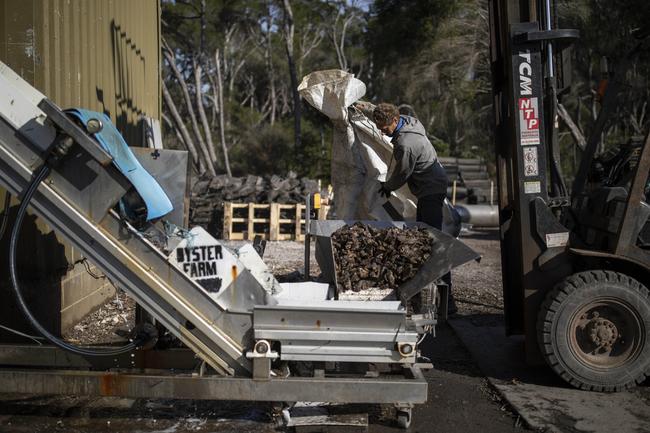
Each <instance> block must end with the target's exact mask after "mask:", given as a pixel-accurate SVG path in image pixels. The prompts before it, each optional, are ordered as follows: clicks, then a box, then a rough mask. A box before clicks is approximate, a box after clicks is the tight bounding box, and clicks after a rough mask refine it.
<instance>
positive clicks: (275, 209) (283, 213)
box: [223, 202, 329, 241]
mask: <svg viewBox="0 0 650 433" xmlns="http://www.w3.org/2000/svg"><path fill="white" fill-rule="evenodd" d="M328 211H329V206H322V207H321V208H320V209H319V210H318V219H320V220H324V219H326V218H327V212H328ZM304 226H305V205H304V204H281V203H270V204H260V203H230V202H226V203H224V204H223V238H224V239H226V240H250V241H252V240H253V239H255V236H260V237H261V238H262V239H266V240H270V241H287V240H294V241H303V240H304V239H305V234H304Z"/></svg>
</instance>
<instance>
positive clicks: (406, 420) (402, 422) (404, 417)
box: [397, 409, 411, 429]
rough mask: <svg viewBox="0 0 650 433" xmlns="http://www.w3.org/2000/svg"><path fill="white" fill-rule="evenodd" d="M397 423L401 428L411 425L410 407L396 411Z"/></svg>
mask: <svg viewBox="0 0 650 433" xmlns="http://www.w3.org/2000/svg"><path fill="white" fill-rule="evenodd" d="M397 425H398V426H399V428H402V429H407V428H409V427H411V409H407V410H403V409H402V410H398V411H397Z"/></svg>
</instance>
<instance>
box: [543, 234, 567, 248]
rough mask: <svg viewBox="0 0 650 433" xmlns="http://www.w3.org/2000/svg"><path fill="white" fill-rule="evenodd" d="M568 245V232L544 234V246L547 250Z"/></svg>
mask: <svg viewBox="0 0 650 433" xmlns="http://www.w3.org/2000/svg"><path fill="white" fill-rule="evenodd" d="M568 243H569V232H561V233H547V234H546V246H547V247H548V248H554V247H565V246H566V245H567V244H568Z"/></svg>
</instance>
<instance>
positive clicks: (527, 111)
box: [489, 0, 578, 363]
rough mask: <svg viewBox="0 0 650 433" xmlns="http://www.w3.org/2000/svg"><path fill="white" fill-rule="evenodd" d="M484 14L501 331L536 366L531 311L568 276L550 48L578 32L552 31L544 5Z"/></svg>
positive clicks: (509, 4)
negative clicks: (521, 341)
mask: <svg viewBox="0 0 650 433" xmlns="http://www.w3.org/2000/svg"><path fill="white" fill-rule="evenodd" d="M489 12H490V56H491V72H492V90H493V98H494V100H493V104H494V116H495V117H494V122H495V123H494V124H495V130H494V139H495V143H496V163H497V164H496V165H497V176H498V194H499V225H500V231H501V256H502V257H501V258H502V273H503V292H504V310H505V320H506V333H507V334H508V335H514V334H524V335H525V341H526V343H525V344H526V357H527V359H528V361H529V362H532V363H537V362H541V357H540V354H539V349H538V347H537V343H536V320H537V313H538V311H539V309H540V306H541V304H542V302H543V299H544V296H545V295H546V293H547V291H548V290H549V288H552V287H553V285H554V284H555V283H556V282H557V281H558V280H559V279H561V278H562V277H564V276H566V274H567V270H566V269H565V268H566V266H563V265H562V264H560V265H556V263H562V262H566V261H562V260H561V259H560V258H561V256H562V254H565V253H564V250H565V249H566V248H565V247H566V245H567V242H568V239H569V230H568V229H566V228H565V227H563V226H562V225H561V224H560V223H559V222H558V219H557V217H556V215H557V214H558V213H559V209H560V208H561V207H562V206H566V205H567V204H569V202H570V201H569V199H568V197H567V192H566V188H565V186H564V183H563V181H562V176H561V172H560V168H559V167H560V164H559V151H558V146H557V138H556V137H557V131H556V126H555V123H556V119H557V114H556V111H555V107H556V104H555V98H556V92H557V90H556V89H557V85H556V82H557V77H558V76H559V77H560V78H562V65H561V62H559V61H557V60H556V58H555V57H556V53H555V52H554V51H553V50H554V48H561V46H560V44H561V43H563V42H565V41H567V40H571V39H574V38H576V37H577V36H578V32H577V31H576V30H557V29H553V28H552V27H553V26H552V21H553V20H552V11H551V7H550V4H548V0H547V2H544V1H535V0H521V1H517V0H491V1H490V2H489ZM561 81H562V80H561Z"/></svg>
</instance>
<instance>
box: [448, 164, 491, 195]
mask: <svg viewBox="0 0 650 433" xmlns="http://www.w3.org/2000/svg"><path fill="white" fill-rule="evenodd" d="M440 162H441V163H442V165H443V167H444V168H445V171H446V172H447V176H448V177H449V188H448V191H447V196H448V198H449V199H450V200H451V198H452V196H453V194H454V191H453V188H454V182H455V189H456V190H455V193H456V202H463V203H467V204H492V203H493V202H494V200H496V191H495V187H496V184H495V182H494V179H492V178H491V177H490V174H489V172H488V168H487V164H486V163H485V161H484V160H482V159H479V158H453V157H441V158H440Z"/></svg>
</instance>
